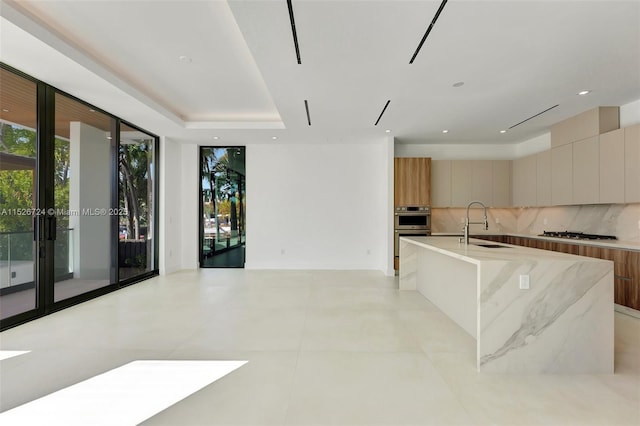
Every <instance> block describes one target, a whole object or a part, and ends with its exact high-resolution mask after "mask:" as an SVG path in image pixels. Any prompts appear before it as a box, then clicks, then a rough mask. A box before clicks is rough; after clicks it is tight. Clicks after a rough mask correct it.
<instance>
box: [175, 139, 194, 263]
mask: <svg viewBox="0 0 640 426" xmlns="http://www.w3.org/2000/svg"><path fill="white" fill-rule="evenodd" d="M180 151H181V152H180V160H179V161H172V166H171V167H175V168H176V169H178V172H179V173H180V174H181V175H182V179H181V181H180V197H181V199H180V224H179V226H180V254H181V265H182V269H196V268H198V239H199V237H198V233H199V231H198V223H199V222H198V220H199V218H198V212H199V205H198V202H199V199H200V197H199V191H200V188H199V184H198V176H199V174H200V173H199V164H198V161H199V154H198V152H199V148H198V145H195V144H186V143H185V144H182V145H181V146H180Z"/></svg>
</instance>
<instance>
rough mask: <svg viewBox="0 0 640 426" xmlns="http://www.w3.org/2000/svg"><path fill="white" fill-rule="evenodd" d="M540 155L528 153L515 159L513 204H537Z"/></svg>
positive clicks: (527, 205)
mask: <svg viewBox="0 0 640 426" xmlns="http://www.w3.org/2000/svg"><path fill="white" fill-rule="evenodd" d="M537 158H538V156H537V155H536V154H534V155H528V156H526V157H522V158H518V159H517V160H513V205H514V206H518V207H531V206H536V205H537V202H536V198H537V197H536V195H537V194H536V190H537V185H536V183H537V167H536V161H537Z"/></svg>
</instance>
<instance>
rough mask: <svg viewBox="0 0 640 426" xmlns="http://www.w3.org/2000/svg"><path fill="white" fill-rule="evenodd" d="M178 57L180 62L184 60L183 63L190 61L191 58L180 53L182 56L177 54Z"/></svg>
mask: <svg viewBox="0 0 640 426" xmlns="http://www.w3.org/2000/svg"><path fill="white" fill-rule="evenodd" d="M178 59H179V60H180V62H184V63H187V64H188V63H190V62H191V61H192V59H191V58H190V57H188V56H185V55H182V56H178Z"/></svg>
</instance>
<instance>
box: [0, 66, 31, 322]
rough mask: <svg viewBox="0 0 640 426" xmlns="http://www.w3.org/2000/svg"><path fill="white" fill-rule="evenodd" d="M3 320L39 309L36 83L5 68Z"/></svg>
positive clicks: (0, 146)
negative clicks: (37, 289)
mask: <svg viewBox="0 0 640 426" xmlns="http://www.w3.org/2000/svg"><path fill="white" fill-rule="evenodd" d="M0 73H1V74H0V93H2V97H1V98H0V101H1V105H0V317H1V318H2V319H4V318H9V317H12V316H15V315H18V314H24V313H25V312H29V311H33V310H35V309H36V307H37V292H36V287H35V285H34V283H35V277H36V260H37V258H36V255H35V253H36V244H35V242H34V213H37V211H36V208H37V207H38V204H37V197H36V196H37V194H36V183H37V180H38V175H37V167H36V162H37V158H36V152H37V145H36V140H37V138H36V136H37V132H36V126H37V112H38V109H37V84H36V83H35V82H34V81H31V80H29V79H27V78H24V77H22V76H19V75H16V74H13V73H9V72H7V71H5V70H3V69H0Z"/></svg>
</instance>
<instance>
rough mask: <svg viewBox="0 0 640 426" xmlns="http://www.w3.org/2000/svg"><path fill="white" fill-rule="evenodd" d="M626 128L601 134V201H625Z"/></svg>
mask: <svg viewBox="0 0 640 426" xmlns="http://www.w3.org/2000/svg"><path fill="white" fill-rule="evenodd" d="M624 134H625V129H618V130H613V131H611V132H608V133H604V134H602V135H600V144H599V145H600V146H599V150H600V160H599V161H600V167H599V169H600V202H601V203H609V204H611V203H624V192H625V191H624V190H625V188H624V187H625V185H624V173H625V167H624Z"/></svg>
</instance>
